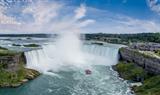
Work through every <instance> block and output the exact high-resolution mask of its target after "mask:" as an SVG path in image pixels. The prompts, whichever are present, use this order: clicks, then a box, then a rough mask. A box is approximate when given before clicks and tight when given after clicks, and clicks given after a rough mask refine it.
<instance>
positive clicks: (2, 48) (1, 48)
mask: <svg viewBox="0 0 160 95" xmlns="http://www.w3.org/2000/svg"><path fill="white" fill-rule="evenodd" d="M0 50H8V49H6V48H4V47H1V46H0Z"/></svg>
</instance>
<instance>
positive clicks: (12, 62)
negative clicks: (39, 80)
mask: <svg viewBox="0 0 160 95" xmlns="http://www.w3.org/2000/svg"><path fill="white" fill-rule="evenodd" d="M25 63H26V61H25V56H24V53H23V52H16V51H10V50H8V49H6V48H2V47H1V48H0V88H2V87H18V86H20V85H22V84H24V83H26V82H27V81H29V80H33V79H34V78H36V77H38V76H39V75H40V73H39V72H38V71H36V70H32V69H28V68H25Z"/></svg>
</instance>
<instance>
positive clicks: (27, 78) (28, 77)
mask: <svg viewBox="0 0 160 95" xmlns="http://www.w3.org/2000/svg"><path fill="white" fill-rule="evenodd" d="M25 70H26V76H25V77H24V79H21V80H20V81H19V82H17V83H13V84H9V83H5V84H0V88H16V87H19V86H21V85H23V84H24V83H26V82H28V81H30V80H33V79H35V78H37V77H38V76H39V75H40V73H39V72H38V71H36V70H33V69H27V68H25Z"/></svg>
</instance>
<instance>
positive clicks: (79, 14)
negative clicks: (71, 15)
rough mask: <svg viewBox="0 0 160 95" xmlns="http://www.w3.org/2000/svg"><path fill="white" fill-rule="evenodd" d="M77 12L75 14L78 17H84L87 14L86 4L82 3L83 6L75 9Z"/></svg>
mask: <svg viewBox="0 0 160 95" xmlns="http://www.w3.org/2000/svg"><path fill="white" fill-rule="evenodd" d="M75 13H76V15H75V18H76V19H81V18H83V17H84V16H85V14H86V7H85V5H83V4H81V6H80V7H79V8H78V9H76V10H75Z"/></svg>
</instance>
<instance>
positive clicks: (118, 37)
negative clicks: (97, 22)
mask: <svg viewBox="0 0 160 95" xmlns="http://www.w3.org/2000/svg"><path fill="white" fill-rule="evenodd" d="M85 37H86V40H101V41H113V42H115V43H116V41H117V43H118V42H126V43H129V42H155V43H160V33H139V34H104V33H97V34H86V35H85Z"/></svg>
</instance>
